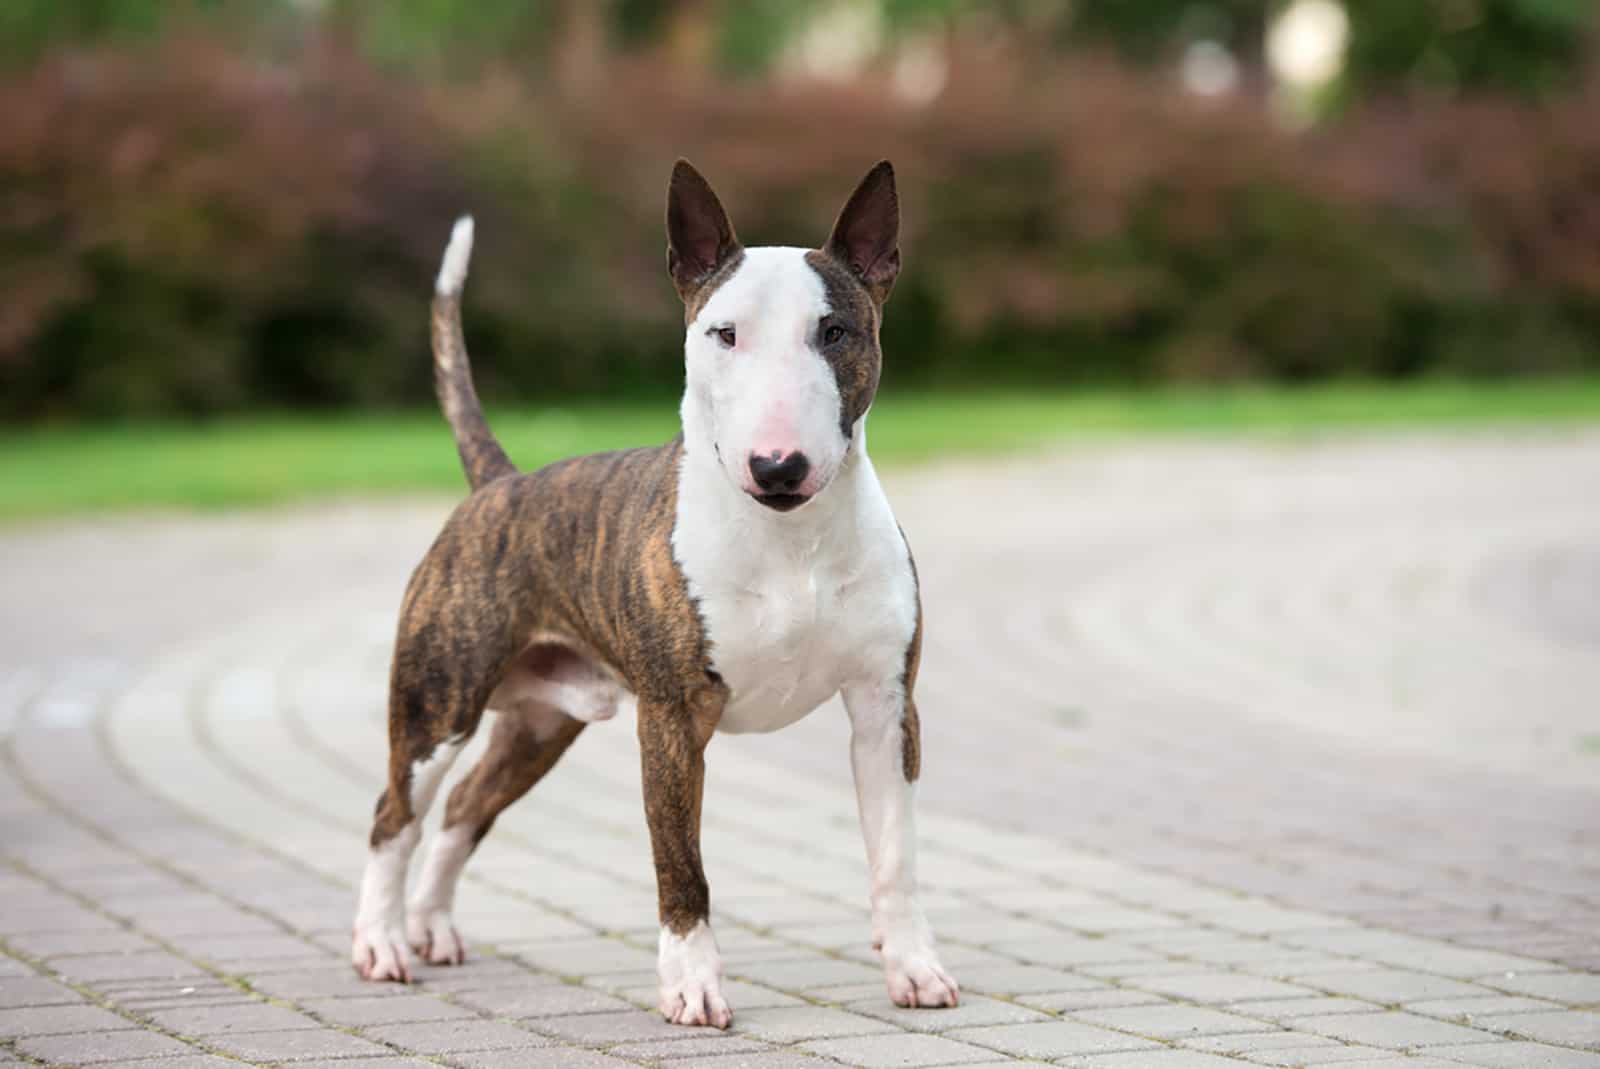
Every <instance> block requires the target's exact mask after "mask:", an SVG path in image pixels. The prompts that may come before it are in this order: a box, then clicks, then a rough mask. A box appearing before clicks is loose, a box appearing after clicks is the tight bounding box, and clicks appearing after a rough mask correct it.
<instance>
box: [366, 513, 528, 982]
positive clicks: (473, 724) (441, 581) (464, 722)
mask: <svg viewBox="0 0 1600 1069" xmlns="http://www.w3.org/2000/svg"><path fill="white" fill-rule="evenodd" d="M439 550H440V545H439V544H435V547H434V552H433V553H430V555H429V557H428V558H427V559H426V560H424V562H423V565H422V567H420V568H418V570H417V574H416V575H415V576H414V577H413V579H412V583H411V587H410V588H409V589H408V590H407V592H406V600H405V604H404V606H403V607H402V609H401V614H400V620H401V622H400V629H399V638H398V639H397V640H396V642H395V651H394V664H393V667H392V669H391V671H390V679H389V782H388V786H387V787H386V788H385V789H384V791H383V794H381V795H380V796H379V797H378V806H377V813H376V815H375V817H374V819H373V823H372V836H371V839H370V840H369V846H370V850H369V852H368V854H367V866H366V871H365V873H364V875H363V876H362V878H361V898H360V902H359V905H358V906H357V908H356V920H355V930H354V932H353V933H352V940H351V951H350V960H351V963H352V964H354V965H355V968H356V971H357V972H358V973H360V974H361V975H362V977H363V978H365V979H368V980H397V981H401V982H403V983H409V982H410V980H411V961H410V955H409V953H408V951H407V950H406V936H405V919H406V918H405V883H406V869H407V867H408V866H409V864H410V861H411V854H412V852H413V851H414V850H415V849H416V847H417V842H418V841H419V840H420V839H421V837H422V820H423V818H424V817H425V816H427V813H428V809H429V808H430V807H431V806H432V805H433V800H434V798H435V797H436V796H437V794H438V793H439V787H440V785H441V784H442V783H443V782H444V777H445V774H446V773H447V772H449V771H450V766H451V765H452V764H454V763H455V759H456V757H457V756H458V755H459V754H460V753H461V748H462V747H463V746H465V745H466V743H467V740H468V739H470V738H471V737H472V733H473V732H474V731H475V730H476V729H477V727H478V722H479V720H481V719H482V717H483V710H484V706H485V705H486V704H487V703H488V699H489V694H490V692H491V690H492V689H493V680H494V679H495V678H496V676H497V675H498V674H499V672H500V671H501V670H502V668H503V667H504V665H505V662H506V661H507V660H508V659H509V654H508V652H507V651H506V646H507V645H508V643H507V641H506V639H505V637H504V636H503V635H502V634H501V632H502V631H503V630H505V628H504V626H503V625H499V626H497V625H496V624H495V623H493V622H491V621H490V619H489V618H486V617H484V616H483V615H481V614H479V615H474V614H473V613H472V612H471V604H472V603H471V602H470V601H469V600H468V599H466V598H463V597H461V596H460V593H459V588H460V584H457V586H456V588H455V589H452V587H451V586H450V585H449V583H448V579H449V575H448V571H447V570H446V569H443V568H440V567H435V566H434V563H435V561H436V560H437V554H438V551H439Z"/></svg>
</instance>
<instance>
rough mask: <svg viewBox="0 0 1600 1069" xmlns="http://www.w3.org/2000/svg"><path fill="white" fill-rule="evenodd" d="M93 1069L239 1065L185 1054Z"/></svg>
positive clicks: (213, 1068)
mask: <svg viewBox="0 0 1600 1069" xmlns="http://www.w3.org/2000/svg"><path fill="white" fill-rule="evenodd" d="M95 1069H239V1063H238V1062H236V1061H234V1060H233V1059H231V1058H219V1057H217V1056H216V1055H215V1054H186V1055H183V1056H182V1057H178V1058H156V1059H153V1060H145V1059H139V1060H137V1061H115V1062H97V1063H95ZM297 1069H299V1067H297ZM352 1069H353V1067H352Z"/></svg>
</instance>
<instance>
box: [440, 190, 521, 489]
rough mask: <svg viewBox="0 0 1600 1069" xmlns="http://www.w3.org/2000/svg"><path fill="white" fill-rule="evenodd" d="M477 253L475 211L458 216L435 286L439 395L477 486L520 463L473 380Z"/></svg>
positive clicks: (465, 465)
mask: <svg viewBox="0 0 1600 1069" xmlns="http://www.w3.org/2000/svg"><path fill="white" fill-rule="evenodd" d="M471 259H472V217H471V216H470V215H464V216H462V217H461V218H460V219H458V220H456V225H455V229H453V230H452V231H451V232H450V244H448V245H446V246H445V250H444V262H443V263H441V264H440V265H439V280H438V282H437V283H435V285H434V290H433V385H434V389H435V391H436V392H437V393H438V395H439V405H440V407H442V408H443V409H444V415H445V418H446V419H448V420H449V421H450V429H451V430H452V431H453V432H454V433H455V438H456V451H457V452H459V453H460V454H461V466H462V467H463V468H464V469H466V473H467V482H468V483H470V484H471V485H472V488H473V489H474V490H476V489H477V488H478V487H480V486H482V485H483V484H484V483H488V482H492V481H494V480H495V479H498V478H500V476H502V475H510V474H513V473H514V472H515V471H516V470H517V468H516V465H514V464H512V463H511V458H510V457H508V456H506V451H505V450H504V449H502V448H500V443H499V441H497V440H496V439H495V436H494V432H493V431H491V430H489V424H488V423H487V422H486V421H485V420H484V418H483V406H482V405H481V404H479V403H478V391H477V390H476V389H474V388H473V385H472V364H471V362H469V361H468V359H467V340H466V338H465V337H464V336H463V335H462V333H461V289H462V287H463V286H464V285H465V284H466V281H467V263H468V261H470V260H471Z"/></svg>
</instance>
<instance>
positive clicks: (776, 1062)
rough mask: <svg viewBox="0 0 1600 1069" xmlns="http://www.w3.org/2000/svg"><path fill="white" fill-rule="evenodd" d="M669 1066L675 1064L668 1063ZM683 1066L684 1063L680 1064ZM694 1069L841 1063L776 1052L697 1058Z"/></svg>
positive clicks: (829, 1068)
mask: <svg viewBox="0 0 1600 1069" xmlns="http://www.w3.org/2000/svg"><path fill="white" fill-rule="evenodd" d="M666 1064H667V1065H672V1064H673V1063H671V1062H667V1063H666ZM679 1064H682V1063H679ZM690 1064H692V1065H693V1066H694V1069H838V1066H839V1063H838V1062H834V1061H827V1060H825V1059H822V1058H817V1057H813V1056H812V1055H810V1054H801V1053H799V1052H798V1051H790V1050H774V1051H767V1052H765V1053H756V1054H725V1055H721V1056H719V1057H715V1058H697V1059H695V1060H694V1061H693V1062H692V1063H690Z"/></svg>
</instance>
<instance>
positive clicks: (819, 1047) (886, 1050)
mask: <svg viewBox="0 0 1600 1069" xmlns="http://www.w3.org/2000/svg"><path fill="white" fill-rule="evenodd" d="M800 1049H801V1050H806V1051H810V1052H811V1053H813V1054H821V1055H823V1056H824V1057H828V1058H837V1059H838V1060H839V1061H842V1062H845V1063H847V1064H849V1065H855V1066H861V1067H863V1069H895V1067H897V1066H928V1065H957V1064H961V1063H971V1062H985V1061H993V1060H994V1051H992V1050H986V1049H984V1048H983V1047H974V1046H971V1045H969V1044H966V1043H957V1042H955V1041H954V1040H950V1039H945V1038H944V1037H942V1036H907V1035H889V1036H856V1037H853V1038H850V1039H821V1040H816V1041H814V1042H811V1043H803V1044H801V1045H800Z"/></svg>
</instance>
